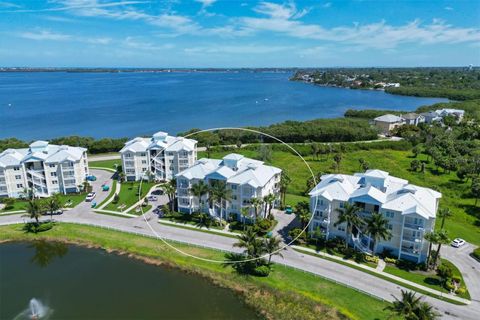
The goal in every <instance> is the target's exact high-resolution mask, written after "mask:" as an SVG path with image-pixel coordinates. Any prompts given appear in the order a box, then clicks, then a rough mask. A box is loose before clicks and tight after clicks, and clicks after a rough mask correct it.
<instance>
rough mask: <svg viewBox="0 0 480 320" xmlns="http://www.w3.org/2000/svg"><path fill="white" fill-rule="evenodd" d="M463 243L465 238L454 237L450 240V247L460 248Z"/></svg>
mask: <svg viewBox="0 0 480 320" xmlns="http://www.w3.org/2000/svg"><path fill="white" fill-rule="evenodd" d="M465 243H466V242H465V240H463V239H460V238H456V239H455V240H453V241H452V247H455V248H460V247H461V246H463V245H464V244H465Z"/></svg>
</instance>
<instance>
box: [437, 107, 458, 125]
mask: <svg viewBox="0 0 480 320" xmlns="http://www.w3.org/2000/svg"><path fill="white" fill-rule="evenodd" d="M435 112H436V113H437V114H438V115H439V116H440V117H442V118H444V117H446V116H454V117H455V118H457V121H458V122H460V121H462V120H463V116H464V115H465V110H460V109H439V110H435Z"/></svg>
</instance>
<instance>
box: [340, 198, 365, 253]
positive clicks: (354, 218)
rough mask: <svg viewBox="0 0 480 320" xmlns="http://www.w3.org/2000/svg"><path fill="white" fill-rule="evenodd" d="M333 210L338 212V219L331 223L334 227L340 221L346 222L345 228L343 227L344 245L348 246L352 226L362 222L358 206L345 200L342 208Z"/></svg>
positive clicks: (359, 224) (358, 225)
mask: <svg viewBox="0 0 480 320" xmlns="http://www.w3.org/2000/svg"><path fill="white" fill-rule="evenodd" d="M335 211H336V212H337V213H338V220H337V222H335V223H334V224H333V225H334V226H335V227H336V226H338V225H339V224H342V223H346V225H347V228H346V229H345V233H346V234H345V247H347V248H348V242H349V239H350V235H351V234H352V230H353V226H357V227H360V226H361V225H363V223H364V222H363V220H362V218H361V217H360V215H359V214H358V213H359V212H360V207H359V206H357V205H355V204H350V203H348V202H345V203H344V207H343V209H342V208H336V209H335Z"/></svg>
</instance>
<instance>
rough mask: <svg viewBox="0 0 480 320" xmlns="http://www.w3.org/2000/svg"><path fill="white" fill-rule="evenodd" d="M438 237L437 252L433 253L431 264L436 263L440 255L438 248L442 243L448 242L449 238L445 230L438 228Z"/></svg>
mask: <svg viewBox="0 0 480 320" xmlns="http://www.w3.org/2000/svg"><path fill="white" fill-rule="evenodd" d="M437 234H438V239H437V253H436V254H435V260H434V261H433V265H434V266H436V265H437V260H438V258H439V257H440V249H441V248H442V245H444V244H447V243H449V242H450V238H449V237H448V233H447V231H445V230H440V231H439V232H438V233H437Z"/></svg>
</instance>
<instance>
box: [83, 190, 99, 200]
mask: <svg viewBox="0 0 480 320" xmlns="http://www.w3.org/2000/svg"><path fill="white" fill-rule="evenodd" d="M96 195H97V194H96V193H95V192H90V193H89V194H87V197H86V198H85V201H87V202H90V201H92V200H93V199H95V196H96Z"/></svg>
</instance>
